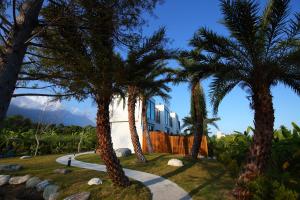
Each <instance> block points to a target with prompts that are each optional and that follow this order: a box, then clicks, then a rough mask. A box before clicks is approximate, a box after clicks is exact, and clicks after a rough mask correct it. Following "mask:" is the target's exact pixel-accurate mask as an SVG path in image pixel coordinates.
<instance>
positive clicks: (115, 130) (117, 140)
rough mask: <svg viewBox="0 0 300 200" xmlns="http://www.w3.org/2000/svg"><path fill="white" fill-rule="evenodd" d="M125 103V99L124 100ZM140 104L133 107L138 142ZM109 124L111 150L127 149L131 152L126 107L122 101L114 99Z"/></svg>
mask: <svg viewBox="0 0 300 200" xmlns="http://www.w3.org/2000/svg"><path fill="white" fill-rule="evenodd" d="M126 102H127V99H126ZM141 106H142V105H141V104H140V102H138V103H137V104H136V107H135V120H136V122H135V124H136V129H137V132H138V136H139V140H140V141H142V133H143V131H142V122H141V113H142V111H141V110H142V108H141ZM110 122H111V136H112V142H113V148H114V149H118V148H129V149H131V151H133V146H132V142H131V137H130V131H129V124H128V106H127V104H126V105H125V106H124V105H123V101H119V100H118V99H114V100H113V102H112V104H111V106H110Z"/></svg>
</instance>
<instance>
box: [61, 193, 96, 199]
mask: <svg viewBox="0 0 300 200" xmlns="http://www.w3.org/2000/svg"><path fill="white" fill-rule="evenodd" d="M90 195H91V193H90V192H80V193H77V194H73V195H72V196H69V197H67V198H64V200H88V199H89V198H90Z"/></svg>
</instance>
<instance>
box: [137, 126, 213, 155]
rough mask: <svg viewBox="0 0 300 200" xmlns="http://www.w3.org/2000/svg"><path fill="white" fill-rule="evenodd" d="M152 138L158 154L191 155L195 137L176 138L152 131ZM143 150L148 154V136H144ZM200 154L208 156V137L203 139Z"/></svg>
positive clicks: (154, 148)
mask: <svg viewBox="0 0 300 200" xmlns="http://www.w3.org/2000/svg"><path fill="white" fill-rule="evenodd" d="M150 138H151V142H152V145H153V150H154V152H156V153H173V154H181V155H190V154H191V150H192V145H193V140H194V136H175V135H168V134H165V133H164V132H157V131H152V132H150ZM142 149H143V152H144V153H147V152H148V149H147V141H146V136H145V135H143V144H142ZM200 154H201V155H203V156H207V155H208V148H207V140H206V136H203V137H202V142H201V147H200Z"/></svg>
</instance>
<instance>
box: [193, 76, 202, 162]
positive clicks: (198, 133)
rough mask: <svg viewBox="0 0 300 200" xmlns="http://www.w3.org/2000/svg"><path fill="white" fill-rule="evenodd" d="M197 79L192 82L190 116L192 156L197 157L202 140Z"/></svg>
mask: <svg viewBox="0 0 300 200" xmlns="http://www.w3.org/2000/svg"><path fill="white" fill-rule="evenodd" d="M198 84H199V81H196V82H194V83H193V84H192V89H191V93H192V109H193V112H192V114H193V115H194V116H192V118H193V119H194V129H195V130H194V142H193V146H192V158H193V159H197V157H198V154H199V149H200V146H201V141H202V135H203V120H204V119H203V117H201V116H202V111H201V109H200V107H199V102H200V97H199V93H198V92H197V89H198V87H199V85H198ZM197 93H198V94H197Z"/></svg>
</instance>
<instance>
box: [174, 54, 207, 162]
mask: <svg viewBox="0 0 300 200" xmlns="http://www.w3.org/2000/svg"><path fill="white" fill-rule="evenodd" d="M178 61H179V62H180V65H181V67H182V70H180V71H179V72H178V75H177V80H176V82H180V81H185V82H188V83H189V88H190V91H191V111H190V113H191V119H192V120H193V128H194V130H193V134H194V142H193V146H192V151H191V156H192V158H193V159H197V157H198V154H199V148H200V146H201V141H202V136H203V132H204V119H205V118H206V116H207V111H206V101H205V95H204V91H203V88H202V86H201V84H200V81H201V80H204V79H205V78H207V77H208V76H210V75H211V71H212V68H211V66H210V65H209V62H213V61H212V60H211V59H210V58H207V57H205V56H204V55H202V54H201V51H200V50H199V49H194V50H192V51H190V52H182V54H181V56H180V57H179V58H178Z"/></svg>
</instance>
